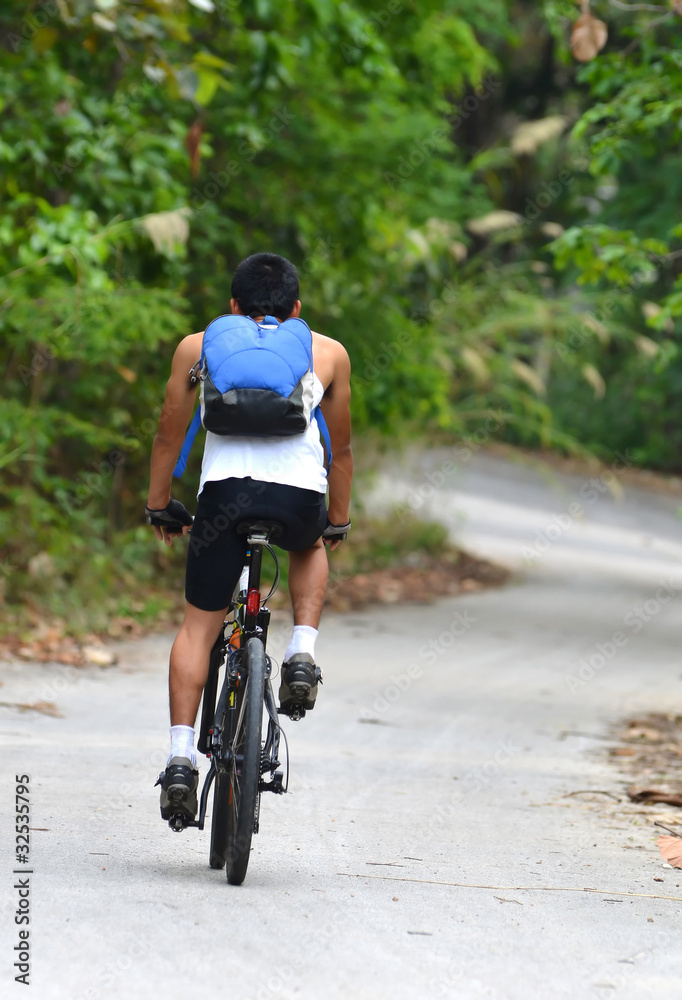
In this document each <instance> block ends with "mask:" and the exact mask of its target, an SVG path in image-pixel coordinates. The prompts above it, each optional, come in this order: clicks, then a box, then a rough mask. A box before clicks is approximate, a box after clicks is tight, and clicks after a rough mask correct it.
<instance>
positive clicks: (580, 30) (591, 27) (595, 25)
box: [571, 11, 609, 62]
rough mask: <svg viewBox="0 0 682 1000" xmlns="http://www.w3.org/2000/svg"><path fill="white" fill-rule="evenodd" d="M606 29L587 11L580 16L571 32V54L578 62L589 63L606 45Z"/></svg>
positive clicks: (602, 23) (601, 22)
mask: <svg viewBox="0 0 682 1000" xmlns="http://www.w3.org/2000/svg"><path fill="white" fill-rule="evenodd" d="M608 35H609V33H608V29H607V27H606V25H605V24H604V22H603V21H599V20H598V19H597V18H596V17H594V16H593V15H592V14H590V12H589V11H585V13H583V14H581V15H580V17H579V18H578V20H577V21H576V22H575V24H574V25H573V31H572V32H571V52H572V53H573V55H574V56H575V58H576V59H578V60H579V61H580V62H589V61H590V59H594V57H595V56H596V55H597V53H598V52H600V51H601V49H603V48H604V46H605V45H606V39H607V38H608Z"/></svg>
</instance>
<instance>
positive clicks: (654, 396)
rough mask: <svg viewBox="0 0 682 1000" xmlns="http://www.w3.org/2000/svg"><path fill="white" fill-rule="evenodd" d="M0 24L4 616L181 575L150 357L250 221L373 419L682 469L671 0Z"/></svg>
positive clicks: (185, 0) (678, 82)
mask: <svg viewBox="0 0 682 1000" xmlns="http://www.w3.org/2000/svg"><path fill="white" fill-rule="evenodd" d="M579 19H580V20H579ZM0 38H1V47H0V124H1V126H2V128H1V130H0V160H1V161H2V171H1V173H0V188H1V189H2V206H1V208H0V274H1V275H2V277H1V278H0V302H1V305H0V343H1V344H2V356H3V359H4V363H5V375H4V380H3V392H2V400H1V401H0V477H1V495H0V585H1V586H2V588H3V589H2V594H3V595H4V602H5V608H4V610H5V611H6V620H7V621H8V622H9V623H10V625H11V622H12V621H13V620H14V619H13V615H14V614H15V611H16V609H17V607H18V606H19V602H22V606H23V607H24V608H25V607H29V608H30V607H31V605H32V604H33V606H34V608H35V610H36V611H38V610H40V609H42V608H45V607H47V609H48V610H49V611H51V612H52V613H54V614H58V615H61V616H64V617H70V618H71V619H72V620H73V622H75V623H77V622H78V621H79V620H80V618H79V616H81V617H82V615H83V614H84V613H85V612H86V611H88V609H89V610H92V608H94V607H99V608H101V609H102V612H103V613H107V614H108V613H111V612H112V611H116V610H118V611H119V612H121V611H124V612H127V613H137V612H139V611H141V610H142V609H144V607H145V601H144V600H143V601H142V602H141V603H140V598H139V595H140V594H141V593H145V592H148V591H149V589H150V587H152V585H154V584H158V583H160V582H161V583H166V584H168V582H169V578H168V573H167V572H166V571H167V570H168V569H170V568H171V567H172V568H173V576H172V581H173V583H174V584H175V583H177V582H178V580H179V572H177V571H178V570H179V567H180V560H181V558H182V553H181V552H180V551H179V550H180V548H181V547H180V546H174V551H173V552H172V553H169V552H168V551H167V550H162V549H161V548H160V547H159V546H158V545H157V544H156V541H155V539H154V538H153V537H152V535H151V532H149V531H148V529H146V528H145V527H144V526H142V525H141V511H142V507H143V504H144V500H145V496H146V488H147V465H148V456H149V450H150V446H151V440H152V437H153V434H154V430H155V426H156V418H157V416H158V412H159V407H160V403H161V400H162V396H163V388H164V382H165V379H166V378H167V373H168V370H169V363H170V358H171V355H172V351H173V349H174V346H175V344H176V343H177V341H178V340H179V339H180V338H181V337H182V336H183V335H184V334H186V333H188V332H192V331H194V330H200V329H203V327H204V326H205V324H206V322H207V321H208V320H209V319H210V318H212V317H213V316H214V315H216V314H218V313H220V312H223V311H225V309H226V307H227V302H228V299H229V285H230V278H231V273H232V270H233V268H234V266H235V265H236V264H237V263H238V261H239V260H240V259H241V258H243V257H244V256H246V255H247V254H249V253H252V252H255V251H257V250H273V251H276V252H279V253H282V254H284V255H286V256H287V257H289V258H290V259H291V260H293V261H294V262H295V264H296V265H297V266H298V268H299V270H300V275H301V284H302V300H303V315H304V317H305V318H306V319H307V320H308V322H309V323H310V325H311V326H313V327H314V328H316V329H318V330H320V331H322V332H325V333H327V334H329V335H331V336H332V337H337V338H338V339H340V340H341V341H342V342H343V343H344V344H345V345H346V346H347V348H348V350H349V352H350V355H351V359H352V362H353V370H354V376H353V414H354V427H355V434H356V436H358V437H363V436H366V435H369V434H383V435H384V436H390V438H391V440H393V441H396V440H399V439H401V438H402V439H408V438H409V437H410V436H411V435H422V436H426V437H427V438H431V439H432V438H433V437H434V436H435V435H438V437H439V440H443V438H445V439H450V440H453V441H454V440H456V439H459V438H462V437H466V435H468V434H472V433H475V432H476V431H477V430H480V429H482V428H483V429H486V434H487V433H490V429H491V428H493V432H492V436H493V437H495V438H497V439H501V440H504V441H507V442H510V443H515V444H521V445H524V446H526V447H541V448H554V449H559V450H561V451H564V452H573V453H575V452H581V451H582V452H584V453H591V454H593V455H597V456H598V457H600V458H601V459H602V460H604V461H606V462H609V461H610V460H612V457H613V455H614V454H615V453H616V452H625V451H627V453H628V455H629V456H630V459H631V461H632V462H633V463H634V464H639V465H646V466H649V467H653V468H656V469H659V470H662V471H666V472H679V471H680V467H681V460H680V445H681V444H682V420H681V419H680V416H681V409H682V405H681V402H680V400H681V399H682V356H681V355H680V350H679V345H680V331H681V320H680V317H681V315H682V278H681V277H680V274H681V270H682V219H680V195H681V190H682V147H681V145H680V122H681V118H682V98H681V97H680V94H682V4H679V3H676V2H672V0H661V3H660V4H647V5H640V4H630V3H628V2H624V0H623V2H621V0H593V2H592V3H591V5H590V4H589V3H587V2H581V3H576V2H572V0H545V2H508V0H439V2H438V3H436V2H430V0H420V2H419V3H417V2H416V0H414V2H408V0H380V2H379V3H375V2H374V0H373V2H371V3H370V2H363V0H347V2H346V0H344V2H340V3H339V2H334V0H304V2H300V3H276V2H274V0H37V2H35V0H32V2H29V3H26V2H18V0H5V2H4V3H3V5H2V12H1V13H0ZM200 451H201V449H200V447H199V446H197V448H196V449H195V453H194V455H193V456H192V459H191V463H190V467H189V469H188V472H187V473H186V475H185V478H184V480H183V481H182V484H179V485H178V489H177V491H176V495H178V496H179V497H180V498H181V499H183V500H185V501H186V502H187V503H188V504H190V505H192V503H193V494H194V492H195V489H196V483H197V474H198V467H199V462H200ZM176 550H177V551H176ZM147 607H152V608H153V610H154V611H156V609H157V605H155V604H152V605H149V604H148V603H147Z"/></svg>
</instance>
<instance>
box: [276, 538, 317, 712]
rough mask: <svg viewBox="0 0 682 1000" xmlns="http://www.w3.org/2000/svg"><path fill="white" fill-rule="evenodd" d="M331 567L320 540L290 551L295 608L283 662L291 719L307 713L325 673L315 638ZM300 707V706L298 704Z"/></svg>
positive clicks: (282, 692)
mask: <svg viewBox="0 0 682 1000" xmlns="http://www.w3.org/2000/svg"><path fill="white" fill-rule="evenodd" d="M328 575H329V567H328V564H327V553H326V550H325V547H324V545H323V543H322V539H321V538H320V539H318V541H317V542H315V544H314V545H311V547H310V548H309V549H303V550H302V551H299V552H290V553H289V593H290V595H291V603H292V605H293V609H294V631H293V633H292V636H291V641H290V642H289V645H288V646H287V650H286V652H285V654H284V662H283V663H282V682H281V685H280V689H279V701H280V705H281V707H282V708H283V709H284V710H285V711H287V714H288V715H290V716H291V718H294V719H296V718H301V716H302V715H305V711H301V710H302V709H311V708H313V707H314V705H315V699H316V697H317V685H318V682H319V681H320V680H321V679H322V673H321V671H320V670H319V668H318V667H316V665H315V640H316V638H317V626H318V625H319V624H320V615H321V614H322V605H323V603H324V595H325V592H326V589H327V577H328ZM296 706H298V707H296Z"/></svg>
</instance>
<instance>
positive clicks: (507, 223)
mask: <svg viewBox="0 0 682 1000" xmlns="http://www.w3.org/2000/svg"><path fill="white" fill-rule="evenodd" d="M522 221H523V220H522V217H521V216H520V215H519V214H518V213H517V212H508V211H507V210H506V209H499V210H498V211H497V212H488V214H487V215H482V216H481V217H480V218H479V219H470V220H469V222H467V229H468V230H469V232H470V233H473V234H474V236H487V235H488V234H489V233H496V232H498V231H499V230H500V229H511V228H512V227H513V226H518V224H519V223H520V222H522Z"/></svg>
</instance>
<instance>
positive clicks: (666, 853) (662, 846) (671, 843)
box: [656, 837, 682, 868]
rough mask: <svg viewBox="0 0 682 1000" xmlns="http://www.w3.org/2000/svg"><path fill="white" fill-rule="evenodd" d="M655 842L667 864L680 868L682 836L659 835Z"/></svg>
mask: <svg viewBox="0 0 682 1000" xmlns="http://www.w3.org/2000/svg"><path fill="white" fill-rule="evenodd" d="M656 844H657V846H658V849H659V851H660V852H661V857H662V858H663V859H664V860H665V861H667V862H668V864H669V865H672V866H673V868H682V837H659V838H658V840H657V841H656Z"/></svg>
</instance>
